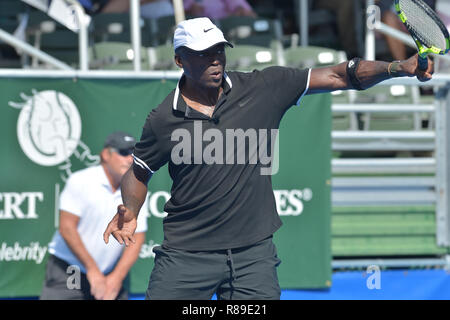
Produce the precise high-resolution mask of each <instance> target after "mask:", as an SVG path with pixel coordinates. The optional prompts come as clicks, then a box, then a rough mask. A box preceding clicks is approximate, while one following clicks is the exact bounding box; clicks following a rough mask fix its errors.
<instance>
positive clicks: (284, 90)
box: [104, 18, 433, 299]
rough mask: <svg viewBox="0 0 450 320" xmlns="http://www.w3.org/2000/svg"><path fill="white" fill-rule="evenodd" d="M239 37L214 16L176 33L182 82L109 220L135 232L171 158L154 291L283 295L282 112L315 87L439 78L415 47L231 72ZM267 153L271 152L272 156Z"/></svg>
mask: <svg viewBox="0 0 450 320" xmlns="http://www.w3.org/2000/svg"><path fill="white" fill-rule="evenodd" d="M226 45H227V46H232V45H231V44H230V43H229V42H228V41H226V39H225V38H224V37H223V34H222V32H221V31H220V30H219V29H218V28H217V27H216V26H215V25H214V24H213V23H212V22H211V21H210V20H209V19H207V18H196V19H191V20H186V21H183V22H181V23H180V24H179V25H178V26H177V29H176V30H175V34H174V48H175V62H176V64H177V65H178V66H179V67H180V68H183V71H184V73H183V76H182V77H181V79H180V81H179V83H178V85H177V87H176V88H175V89H174V90H173V91H172V92H171V93H170V94H169V95H168V96H167V97H166V99H165V100H164V101H163V102H162V103H161V104H160V105H159V106H158V107H157V108H155V109H154V110H152V111H151V112H150V114H149V116H148V117H147V120H146V122H145V125H144V129H143V132H142V137H141V140H140V141H139V142H138V143H137V144H136V146H135V150H134V164H133V167H132V169H130V170H129V171H128V172H127V174H126V175H125V177H124V179H123V181H122V197H123V203H124V205H121V206H119V208H118V213H117V214H116V216H115V218H114V219H113V220H112V221H111V222H110V224H109V225H108V227H107V229H106V231H105V233H104V239H105V242H108V239H109V235H110V234H113V236H114V237H115V239H116V240H117V241H119V242H120V243H121V244H123V243H125V245H129V243H130V242H133V241H134V236H133V233H134V230H135V228H136V216H137V212H139V209H140V207H141V206H142V204H143V202H144V200H145V196H146V193H147V184H148V181H149V179H150V178H151V176H152V174H153V173H154V172H155V171H157V170H158V169H159V168H160V167H161V166H163V165H164V164H166V163H169V173H170V176H171V178H172V180H173V185H172V190H171V198H170V200H169V201H168V202H167V203H166V205H165V208H164V209H165V211H166V212H167V213H168V215H167V217H166V218H165V219H164V241H163V244H162V245H161V246H160V247H156V248H155V249H154V251H155V254H156V258H155V266H154V269H153V271H152V274H151V277H150V282H149V287H148V290H147V294H146V297H147V298H149V299H210V298H211V297H212V295H213V294H214V293H217V296H218V298H219V299H279V298H280V287H279V285H278V279H277V273H276V267H277V266H278V265H279V263H280V260H279V259H278V257H277V253H276V248H275V246H274V244H273V242H272V234H273V233H274V232H275V231H276V230H277V229H278V228H280V226H281V220H280V218H279V216H278V213H277V210H276V205H275V198H274V195H273V191H272V184H271V176H270V169H273V168H271V167H272V166H271V156H272V155H273V153H274V152H273V145H274V142H275V139H276V133H277V130H278V127H279V124H280V121H281V119H282V117H283V115H284V113H285V112H286V111H287V110H288V109H289V108H290V107H291V106H292V105H295V104H298V103H299V102H300V100H301V98H302V97H303V96H304V95H305V94H312V93H319V92H330V91H333V90H344V89H358V90H362V89H365V88H368V87H371V86H373V85H375V84H377V83H379V82H381V81H383V80H386V79H388V78H391V77H394V76H417V77H418V78H419V79H420V80H422V81H425V80H428V79H430V78H431V73H432V68H433V67H432V63H431V62H430V66H429V70H427V71H426V72H421V71H419V70H418V69H417V57H416V56H414V57H411V58H410V59H408V60H405V61H402V62H393V63H387V62H380V61H361V60H360V59H357V58H356V59H353V60H351V61H349V62H348V63H342V64H339V65H336V66H333V67H327V68H320V69H305V70H300V69H293V68H284V67H270V68H266V69H264V70H261V71H254V72H250V73H242V72H225V64H226V58H225V51H224V47H225V46H226ZM267 159H269V161H267Z"/></svg>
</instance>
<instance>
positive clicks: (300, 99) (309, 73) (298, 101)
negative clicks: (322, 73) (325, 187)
mask: <svg viewBox="0 0 450 320" xmlns="http://www.w3.org/2000/svg"><path fill="white" fill-rule="evenodd" d="M310 77H311V69H309V70H308V80H307V81H306V87H305V90H304V91H303V93H302V95H301V96H300V98H298V100H297V103H296V104H295V105H297V106H298V105H299V104H300V101H302V98H303V96H304V95H305V94H306V92H308V89H309V79H310Z"/></svg>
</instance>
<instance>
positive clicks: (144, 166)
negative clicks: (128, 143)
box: [133, 154, 155, 174]
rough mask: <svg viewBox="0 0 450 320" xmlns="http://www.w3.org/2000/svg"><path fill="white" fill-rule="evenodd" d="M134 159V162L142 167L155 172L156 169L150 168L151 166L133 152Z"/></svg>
mask: <svg viewBox="0 0 450 320" xmlns="http://www.w3.org/2000/svg"><path fill="white" fill-rule="evenodd" d="M133 159H134V163H136V164H137V165H138V166H139V167H141V168H142V169H146V170H148V171H150V172H151V173H152V174H153V173H155V171H153V170H152V169H150V167H149V166H148V165H147V164H146V163H145V162H144V161H142V160H141V159H139V158H138V157H136V156H135V155H134V154H133Z"/></svg>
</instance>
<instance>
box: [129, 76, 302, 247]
mask: <svg viewBox="0 0 450 320" xmlns="http://www.w3.org/2000/svg"><path fill="white" fill-rule="evenodd" d="M224 80H225V81H223V89H224V90H223V94H222V95H221V96H220V98H219V101H218V103H217V105H216V107H215V109H214V113H213V115H212V117H208V116H206V115H204V114H202V113H200V112H197V111H196V110H194V109H192V108H190V107H189V106H187V105H186V102H185V101H184V99H183V98H182V96H181V94H180V91H179V88H180V82H179V84H178V85H177V87H176V88H175V89H174V90H173V91H172V92H171V93H170V94H169V95H168V96H167V97H166V99H165V100H164V101H163V102H162V103H161V104H160V105H159V106H158V107H157V108H155V109H153V110H152V111H151V112H150V114H149V115H148V117H147V120H146V122H145V125H144V128H143V132H142V137H141V139H140V141H139V142H138V143H137V144H136V146H135V150H134V164H133V169H134V171H135V174H137V175H138V176H142V177H143V178H144V179H145V178H146V177H149V175H150V174H151V173H153V172H155V171H157V170H158V169H159V168H160V167H161V166H163V165H165V164H166V163H167V162H168V163H169V174H170V176H171V178H172V180H173V184H172V189H171V198H170V199H169V201H168V202H167V203H166V204H165V207H164V210H165V212H167V213H168V215H167V216H166V217H165V218H164V221H163V226H164V242H163V245H166V246H169V247H173V248H178V249H185V250H222V249H231V248H237V247H242V246H247V245H251V244H253V243H255V242H257V241H259V240H262V239H264V238H266V237H268V236H270V235H272V234H273V233H274V232H275V231H276V230H277V229H278V228H279V227H280V226H281V224H282V223H281V220H280V218H279V216H278V213H277V210H276V204H275V197H274V194H273V190H272V182H271V176H270V175H268V174H263V170H264V168H265V169H267V167H270V165H271V162H270V163H268V162H267V157H263V156H264V155H267V156H270V155H271V153H273V147H271V146H272V143H273V142H274V140H275V139H274V135H273V133H276V131H277V130H278V128H279V124H280V121H281V118H282V117H283V115H284V113H285V112H286V110H288V109H289V107H291V106H292V105H295V104H298V102H299V101H300V99H301V97H302V96H303V95H304V94H305V93H306V91H307V89H308V82H309V70H308V69H304V70H300V69H292V68H284V67H269V68H266V69H264V70H262V71H253V72H249V73H243V72H228V73H226V74H225V76H224ZM180 81H184V78H183V77H182V78H181V79H180ZM264 148H265V153H260V152H263V151H264Z"/></svg>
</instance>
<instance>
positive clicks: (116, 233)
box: [103, 166, 150, 247]
mask: <svg viewBox="0 0 450 320" xmlns="http://www.w3.org/2000/svg"><path fill="white" fill-rule="evenodd" d="M148 179H150V177H148ZM147 183H148V180H147V181H145V182H144V181H141V180H139V179H138V178H136V176H135V174H134V171H133V166H132V167H131V168H130V169H129V170H128V171H127V173H125V175H124V176H123V178H122V181H121V186H120V188H121V192H122V201H123V204H121V205H119V206H118V207H117V213H116V215H115V216H114V218H113V219H112V220H111V222H110V223H109V224H108V226H107V228H106V230H105V232H104V233H103V240H104V241H105V243H108V242H109V236H110V235H111V234H112V235H113V237H114V238H115V239H116V240H117V241H118V242H119V243H120V244H124V243H125V245H126V246H127V247H128V245H129V244H130V242H132V243H135V242H136V239H135V237H134V232H135V230H136V227H137V217H138V214H139V211H140V210H141V207H142V205H143V204H144V201H145V198H146V196H147Z"/></svg>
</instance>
